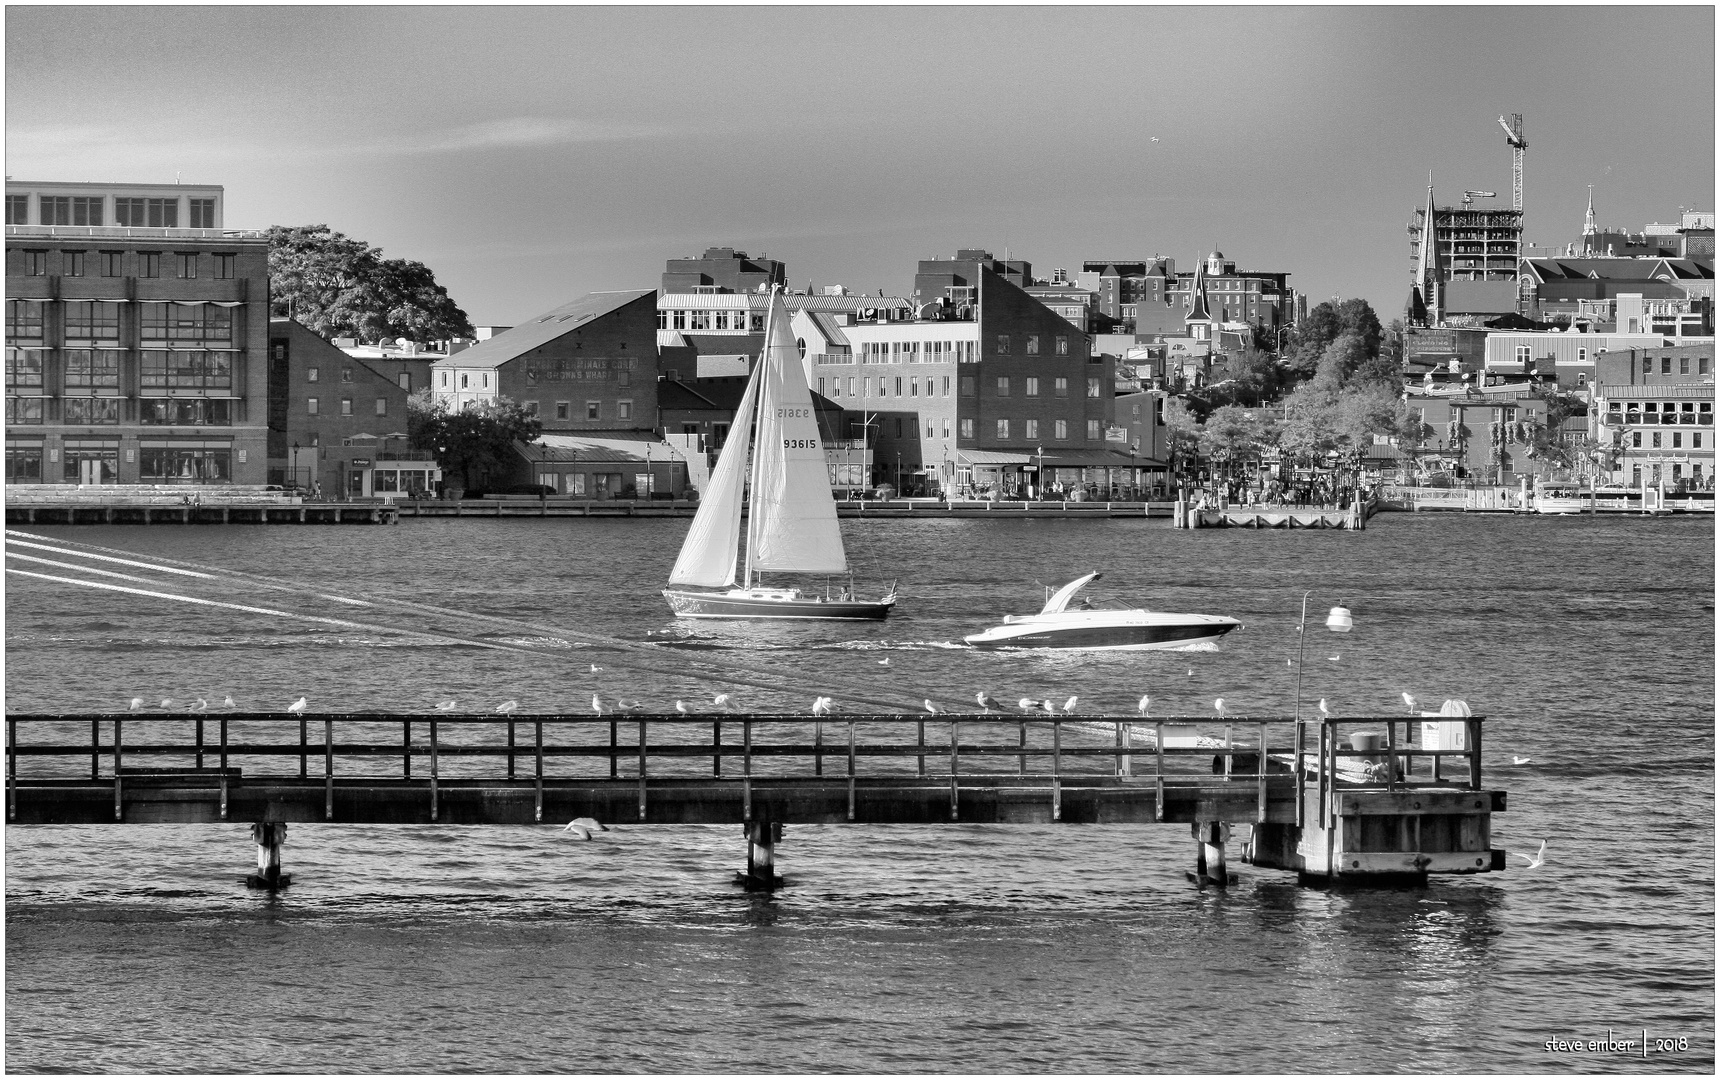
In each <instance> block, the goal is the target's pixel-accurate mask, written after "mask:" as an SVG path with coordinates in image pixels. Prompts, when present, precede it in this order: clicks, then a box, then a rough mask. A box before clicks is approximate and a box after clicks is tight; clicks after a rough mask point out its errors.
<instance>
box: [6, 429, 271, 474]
mask: <svg viewBox="0 0 1720 1080" xmlns="http://www.w3.org/2000/svg"><path fill="white" fill-rule="evenodd" d="M240 456H241V458H242V457H243V451H241V452H240ZM128 460H129V458H128ZM137 462H138V481H139V482H140V483H145V484H150V483H155V484H209V483H215V484H219V483H225V482H227V481H230V480H232V478H233V448H232V447H231V446H229V445H226V444H212V445H203V446H151V445H149V444H148V443H145V444H143V445H141V446H139V447H138V449H137ZM49 469H50V471H49V472H48V473H46V474H45V473H44V472H43V463H42V448H41V447H40V446H7V447H6V482H7V483H8V484H40V483H42V482H43V481H44V480H45V479H49V478H52V479H53V480H57V481H58V482H60V483H66V484H113V483H117V482H118V481H119V444H118V442H117V441H113V440H109V441H105V442H104V441H97V440H83V441H82V443H80V442H79V441H78V440H71V439H68V440H67V441H66V443H65V445H64V446H63V447H62V448H61V450H60V462H59V465H58V468H57V469H55V467H54V464H53V463H52V462H49ZM56 471H57V473H58V476H57V477H55V476H54V475H53V474H54V472H56Z"/></svg>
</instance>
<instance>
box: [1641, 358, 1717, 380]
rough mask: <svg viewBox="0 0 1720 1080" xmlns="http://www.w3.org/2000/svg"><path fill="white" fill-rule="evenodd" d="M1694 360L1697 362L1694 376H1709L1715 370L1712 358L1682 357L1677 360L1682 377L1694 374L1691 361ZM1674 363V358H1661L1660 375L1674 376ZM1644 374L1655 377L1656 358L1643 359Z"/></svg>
mask: <svg viewBox="0 0 1720 1080" xmlns="http://www.w3.org/2000/svg"><path fill="white" fill-rule="evenodd" d="M1692 359H1694V360H1695V361H1696V371H1695V372H1694V374H1697V375H1708V374H1710V373H1712V372H1713V370H1714V368H1713V365H1712V358H1711V357H1707V356H1698V357H1694V358H1693V357H1689V356H1680V357H1678V358H1677V360H1678V373H1679V374H1680V375H1690V374H1692V372H1691V370H1690V361H1691V360H1692ZM1672 361H1673V357H1670V356H1663V357H1661V358H1660V373H1661V374H1662V375H1670V374H1672ZM1642 373H1643V374H1644V375H1653V374H1654V357H1652V356H1645V357H1643V358H1642Z"/></svg>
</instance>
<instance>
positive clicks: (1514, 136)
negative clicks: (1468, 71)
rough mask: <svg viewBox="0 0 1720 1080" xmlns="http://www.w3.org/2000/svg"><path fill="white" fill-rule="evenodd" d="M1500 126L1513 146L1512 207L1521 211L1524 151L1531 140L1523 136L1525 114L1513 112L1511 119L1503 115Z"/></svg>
mask: <svg viewBox="0 0 1720 1080" xmlns="http://www.w3.org/2000/svg"><path fill="white" fill-rule="evenodd" d="M1499 126H1500V127H1502V128H1504V129H1505V141H1506V142H1507V143H1508V144H1510V146H1511V209H1513V210H1516V211H1518V212H1521V211H1522V209H1523V151H1525V150H1527V149H1529V140H1527V139H1525V138H1523V114H1522V113H1512V114H1511V119H1509V120H1507V119H1505V118H1504V117H1503V116H1501V117H1500V118H1499Z"/></svg>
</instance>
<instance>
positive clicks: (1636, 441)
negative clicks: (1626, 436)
mask: <svg viewBox="0 0 1720 1080" xmlns="http://www.w3.org/2000/svg"><path fill="white" fill-rule="evenodd" d="M1630 445H1631V446H1632V447H1634V448H1639V449H1640V448H1641V446H1642V432H1640V431H1633V432H1631V433H1630Z"/></svg>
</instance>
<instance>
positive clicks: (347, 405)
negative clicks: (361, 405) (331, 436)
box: [340, 397, 352, 416]
mask: <svg viewBox="0 0 1720 1080" xmlns="http://www.w3.org/2000/svg"><path fill="white" fill-rule="evenodd" d="M340 414H341V415H342V416H351V415H352V399H351V398H349V397H343V398H341V399H340Z"/></svg>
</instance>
